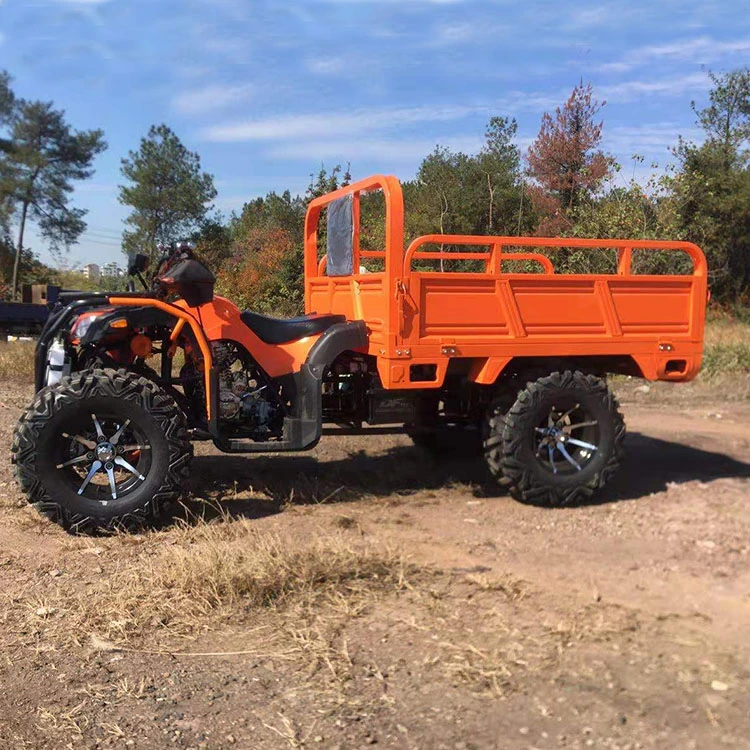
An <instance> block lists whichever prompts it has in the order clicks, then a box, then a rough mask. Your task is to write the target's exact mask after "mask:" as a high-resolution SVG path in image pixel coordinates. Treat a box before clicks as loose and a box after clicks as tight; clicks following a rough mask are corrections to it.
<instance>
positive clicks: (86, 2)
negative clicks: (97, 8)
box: [58, 0, 110, 5]
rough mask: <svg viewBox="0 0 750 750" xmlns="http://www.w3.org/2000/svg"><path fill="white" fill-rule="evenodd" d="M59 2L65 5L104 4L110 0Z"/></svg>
mask: <svg viewBox="0 0 750 750" xmlns="http://www.w3.org/2000/svg"><path fill="white" fill-rule="evenodd" d="M58 2H60V3H64V4H65V5H104V4H105V3H108V2H110V0H58Z"/></svg>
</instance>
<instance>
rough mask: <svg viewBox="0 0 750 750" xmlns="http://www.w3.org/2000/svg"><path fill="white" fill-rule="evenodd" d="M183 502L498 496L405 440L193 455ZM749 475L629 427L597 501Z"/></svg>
mask: <svg viewBox="0 0 750 750" xmlns="http://www.w3.org/2000/svg"><path fill="white" fill-rule="evenodd" d="M192 477H193V478H192V480H191V487H190V489H191V491H192V494H193V496H194V498H200V499H198V500H193V501H191V502H190V503H189V505H188V508H189V511H190V512H192V513H196V514H200V515H202V516H203V517H211V516H215V515H218V514H222V513H223V514H228V515H230V516H233V517H246V518H260V517H263V516H266V515H272V514H274V513H278V512H279V511H280V510H281V509H282V508H283V507H284V505H287V504H295V505H303V504H319V503H336V502H345V501H353V500H359V499H362V498H365V497H370V498H380V499H388V498H390V499H392V500H393V499H396V498H398V496H409V495H412V494H415V493H418V492H422V491H425V490H433V491H436V490H441V489H445V488H447V487H450V486H451V485H455V484H457V483H458V484H465V485H471V488H472V491H473V493H474V494H475V495H477V496H482V497H497V496H502V495H504V494H505V492H504V491H503V489H502V488H500V487H497V486H493V485H492V483H491V482H489V481H488V480H487V472H486V469H485V467H484V462H483V461H482V460H481V459H478V458H465V457H464V458H461V457H455V458H452V459H451V458H449V457H445V458H441V459H440V460H439V461H438V460H436V459H433V458H431V457H430V456H428V455H427V453H425V452H424V451H422V450H421V449H418V448H415V447H412V446H394V447H392V448H390V449H388V450H385V451H384V452H382V453H377V454H374V455H373V454H368V453H366V452H365V451H364V450H360V451H356V452H350V453H349V456H348V457H345V458H339V459H335V460H317V459H316V458H315V457H313V456H311V455H306V454H293V455H269V456H255V457H249V456H247V457H245V456H236V455H232V456H228V455H211V456H198V457H196V458H195V461H194V463H193V472H192ZM727 477H750V464H748V463H744V462H742V461H738V460H737V459H734V458H731V457H730V456H727V455H724V454H721V453H713V452H710V451H706V450H702V449H700V448H696V447H693V446H689V445H684V444H682V443H673V442H669V441H666V440H660V439H658V438H654V437H649V436H646V435H642V434H640V433H637V432H636V433H630V434H629V435H628V437H627V441H626V457H625V460H624V461H623V466H622V469H621V471H620V473H619V474H618V476H617V477H616V479H615V480H614V481H613V482H612V484H611V485H610V486H609V487H607V489H606V490H605V491H604V492H603V493H602V495H600V496H599V498H598V499H597V501H596V502H598V503H610V502H619V501H623V500H637V499H638V498H641V497H644V496H647V495H650V494H652V493H656V492H662V491H663V490H665V489H666V488H667V485H668V484H670V483H673V482H674V483H681V482H689V481H693V480H698V481H701V482H711V481H713V480H716V479H721V478H727Z"/></svg>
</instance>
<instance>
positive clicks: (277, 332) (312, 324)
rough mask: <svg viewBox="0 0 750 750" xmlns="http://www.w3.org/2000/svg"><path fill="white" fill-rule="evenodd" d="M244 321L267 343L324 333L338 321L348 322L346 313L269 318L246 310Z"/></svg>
mask: <svg viewBox="0 0 750 750" xmlns="http://www.w3.org/2000/svg"><path fill="white" fill-rule="evenodd" d="M240 318H241V319H242V322H243V323H244V324H245V325H246V326H247V327H248V328H249V329H250V330H251V331H252V332H253V333H254V334H255V335H256V336H257V337H258V338H259V339H260V340H261V341H265V342H266V344H287V343H289V342H290V341H297V339H301V338H304V337H305V336H314V335H315V334H317V333H323V331H326V330H328V329H329V328H330V327H331V326H332V325H336V323H346V317H345V316H344V315H316V314H314V313H313V314H312V315H304V316H303V317H301V318H289V319H287V320H281V319H279V318H269V317H268V316H267V315H259V314H258V313H254V312H251V311H250V310H245V312H243V313H242V314H241V315H240Z"/></svg>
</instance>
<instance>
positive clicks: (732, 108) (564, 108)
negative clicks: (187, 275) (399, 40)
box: [0, 68, 750, 315]
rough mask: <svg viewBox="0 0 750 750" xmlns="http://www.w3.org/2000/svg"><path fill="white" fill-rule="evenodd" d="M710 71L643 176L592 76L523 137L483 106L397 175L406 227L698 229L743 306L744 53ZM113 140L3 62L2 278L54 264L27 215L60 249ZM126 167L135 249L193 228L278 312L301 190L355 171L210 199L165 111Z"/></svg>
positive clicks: (295, 249)
mask: <svg viewBox="0 0 750 750" xmlns="http://www.w3.org/2000/svg"><path fill="white" fill-rule="evenodd" d="M709 76H710V79H711V84H712V87H711V91H710V94H709V101H708V104H707V105H706V106H705V107H703V108H699V107H698V106H697V105H695V104H694V103H693V104H692V105H691V106H692V108H693V110H694V112H695V116H696V120H697V124H698V126H699V127H700V129H701V131H702V133H703V138H702V140H701V141H700V142H699V143H694V142H691V141H688V140H685V139H683V138H678V139H676V142H675V144H674V146H673V148H672V155H673V162H672V163H671V164H670V165H669V166H668V167H667V168H666V169H664V170H662V171H661V172H654V173H653V176H652V177H651V178H649V179H648V180H647V181H646V182H645V183H642V182H640V181H638V180H636V179H630V180H625V179H624V177H623V175H622V167H621V165H619V164H618V163H617V162H616V160H615V159H614V158H613V157H612V155H610V154H608V153H606V152H605V151H604V150H603V148H602V143H603V138H604V124H603V121H602V120H601V112H602V108H603V107H604V106H605V105H604V103H600V102H598V101H597V100H596V99H595V97H594V95H593V92H592V87H591V85H590V84H585V83H583V82H581V83H579V84H578V85H577V86H575V87H574V89H573V91H572V92H571V95H570V96H569V98H568V99H567V100H566V101H565V102H563V103H561V105H560V106H559V107H557V108H556V110H555V111H554V112H549V113H545V114H544V116H543V117H542V121H541V125H540V129H539V133H538V135H537V137H536V139H535V140H534V141H533V143H532V144H531V146H530V147H529V148H528V150H527V151H526V152H525V153H524V152H522V150H521V149H520V147H519V146H518V144H517V123H516V121H515V120H514V119H513V118H511V117H504V116H497V117H493V118H491V119H490V121H489V123H488V124H487V127H486V131H485V138H484V144H483V146H482V147H481V148H480V149H479V150H478V151H477V152H476V153H473V154H467V153H463V152H460V151H453V150H451V149H449V148H446V147H441V146H438V147H436V148H435V150H434V151H433V152H432V153H430V154H428V155H427V156H425V157H424V159H423V160H422V162H421V164H420V166H419V169H418V170H417V174H416V175H415V177H414V179H412V180H408V181H406V182H404V183H403V188H404V200H405V204H406V226H405V233H406V238H407V241H410V240H411V239H413V238H415V237H417V236H419V235H422V234H431V233H441V234H482V235H488V234H489V235H511V236H513V235H515V236H518V235H538V236H559V237H600V238H604V239H606V238H626V239H628V238H629V239H669V240H689V241H692V242H695V243H696V244H698V245H700V246H701V247H702V248H703V249H704V251H705V252H706V254H707V256H708V261H709V269H710V271H709V272H710V284H711V290H712V295H713V299H714V300H717V301H718V302H720V303H721V304H724V305H726V306H731V307H736V308H738V309H739V308H743V307H745V308H746V307H747V306H748V303H750V148H749V146H750V68H743V69H739V70H735V71H731V72H729V73H725V74H722V75H716V74H712V73H709ZM105 147H106V144H105V143H104V140H103V134H102V132H101V131H100V130H91V131H75V130H73V129H72V128H71V127H70V126H69V125H68V124H67V122H66V121H65V118H64V113H63V112H61V111H59V110H56V109H55V108H54V106H53V105H52V104H50V103H42V102H28V101H24V100H19V99H17V98H16V97H15V96H14V95H13V92H12V90H11V87H10V79H9V77H8V76H7V74H2V75H0V273H2V274H4V276H5V278H6V279H7V280H9V281H10V285H9V286H10V289H9V293H11V294H12V293H13V291H14V290H15V288H16V286H17V283H18V279H20V278H22V279H23V280H31V279H33V280H47V279H41V278H40V277H42V276H44V275H45V274H47V276H49V275H50V274H52V273H53V272H52V270H51V269H49V268H47V267H45V266H43V265H42V264H40V263H39V262H38V260H36V259H35V256H34V255H33V253H31V252H30V250H29V249H27V248H26V247H25V246H24V232H25V227H26V224H27V222H28V221H33V222H34V223H35V225H36V226H37V227H38V229H39V233H40V234H41V235H42V237H43V238H44V239H46V240H47V241H48V242H49V244H50V247H51V248H52V249H53V250H58V251H59V250H61V249H64V248H65V247H68V246H69V245H70V244H72V243H73V242H75V241H76V240H77V239H78V238H79V237H80V235H81V233H82V232H83V231H84V230H85V226H86V225H85V220H84V216H85V211H83V210H82V209H79V208H75V207H73V206H72V205H71V202H70V198H71V194H72V190H73V184H74V183H75V182H76V181H78V180H83V179H86V178H88V177H89V176H90V175H91V173H92V163H93V159H94V158H95V156H96V155H97V154H98V153H100V152H101V151H102V150H103V149H104V148H105ZM633 158H634V160H635V162H636V163H638V164H642V163H643V158H642V157H639V156H634V157H633ZM653 166H654V167H655V166H656V165H653ZM121 174H122V177H123V180H124V184H123V185H122V186H121V187H120V192H119V200H120V202H121V203H122V204H123V205H126V206H128V207H129V208H130V209H131V213H130V215H129V216H128V218H127V219H126V229H125V231H124V233H123V248H124V250H125V251H126V252H132V251H135V250H138V251H140V252H143V251H146V252H148V253H150V254H152V255H153V253H154V252H155V246H156V244H157V243H159V242H164V243H166V242H171V241H175V240H177V239H185V238H190V239H193V240H194V241H195V242H196V246H197V250H198V252H199V254H201V255H202V256H203V257H204V258H205V260H206V261H207V262H208V263H209V264H210V265H211V267H212V268H213V269H214V271H215V272H216V274H217V281H218V287H219V290H220V291H221V292H223V293H224V294H227V295H228V296H231V297H232V298H233V299H235V300H236V301H237V302H238V303H239V304H241V305H245V306H247V307H252V308H253V309H256V310H259V311H261V312H269V313H275V314H280V315H284V314H293V313H296V312H298V311H299V310H300V309H301V307H302V235H303V223H304V215H305V208H306V205H307V203H308V201H309V200H310V199H311V198H313V197H315V196H317V195H321V194H323V193H325V192H328V191H330V190H333V189H336V188H337V187H339V186H341V185H346V184H348V182H349V181H350V179H351V176H350V173H349V168H348V167H347V168H346V169H344V168H342V167H341V166H336V167H334V168H333V169H332V170H330V171H328V170H326V169H325V168H324V167H321V169H320V171H319V172H318V173H317V174H316V175H313V176H311V180H310V185H309V187H308V189H307V191H306V193H305V194H304V195H293V194H292V193H291V192H290V191H285V192H282V193H277V192H270V193H268V194H267V195H265V196H264V197H261V198H257V199H254V200H251V201H249V202H247V203H246V204H245V205H244V206H243V208H242V210H241V211H239V212H238V213H236V214H233V215H232V216H230V217H229V218H224V217H222V216H221V215H220V214H218V213H216V212H215V211H214V210H213V207H212V205H211V204H212V201H213V200H214V198H215V197H216V188H215V185H214V180H213V176H212V175H210V174H208V173H207V172H205V171H203V169H202V167H201V162H200V157H199V155H198V154H197V153H194V152H191V151H189V150H188V149H186V148H185V146H184V145H183V144H182V143H181V141H180V139H179V138H178V137H177V136H176V135H175V133H174V132H173V131H172V130H171V129H170V128H169V127H167V126H166V125H159V126H154V127H152V128H151V130H150V131H149V133H148V134H147V135H146V136H145V137H144V138H143V139H142V140H141V143H140V146H139V148H138V149H137V150H135V151H132V152H130V153H129V154H128V155H127V156H126V157H125V158H123V160H122V165H121ZM383 213H384V207H383V205H382V199H381V198H379V197H378V196H367V197H365V199H364V200H363V203H362V219H361V221H362V245H363V247H372V248H373V249H377V248H378V247H381V248H382V244H383V242H384V237H383V229H384V226H383V218H384V215H383ZM12 232H13V233H12ZM553 257H554V260H555V265H556V269H557V270H559V271H560V272H587V271H604V272H606V271H610V270H611V269H612V267H613V264H614V259H613V257H612V256H611V255H608V254H607V253H590V252H576V251H575V250H572V249H568V250H566V249H564V248H563V249H562V250H560V251H557V252H556V253H555V254H554V256H553ZM455 263H456V262H455V261H454V264H455ZM681 263H684V260H681V259H680V257H679V255H677V254H663V256H662V255H658V254H657V255H650V257H647V256H646V254H644V256H643V258H639V259H637V261H636V268H637V269H639V270H641V271H645V272H670V271H672V272H674V271H679V270H681V269H682V267H683V266H681V265H680V264H681ZM444 267H445V266H444Z"/></svg>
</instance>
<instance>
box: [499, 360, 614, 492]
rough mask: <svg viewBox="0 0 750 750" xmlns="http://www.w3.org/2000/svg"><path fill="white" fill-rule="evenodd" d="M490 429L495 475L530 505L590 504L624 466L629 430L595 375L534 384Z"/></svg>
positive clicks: (551, 377) (557, 374) (566, 376)
mask: <svg viewBox="0 0 750 750" xmlns="http://www.w3.org/2000/svg"><path fill="white" fill-rule="evenodd" d="M491 411H492V408H491ZM495 411H497V409H495ZM488 423H489V430H488V434H487V438H486V440H485V456H486V458H487V463H488V465H489V467H490V470H491V471H492V473H493V474H494V475H495V476H496V478H498V479H499V480H501V481H503V483H505V484H508V485H510V490H511V494H512V495H513V496H514V497H516V498H517V499H519V500H523V501H525V502H530V503H535V504H538V505H550V506H560V505H573V504H576V503H580V502H584V501H586V500H589V499H590V498H592V496H593V495H594V493H595V492H596V491H598V490H600V489H601V488H602V487H604V485H605V484H606V483H607V482H608V481H609V480H610V478H611V477H612V476H613V475H614V474H615V473H616V471H617V469H618V468H619V465H620V460H621V458H622V442H623V439H624V437H625V423H624V421H623V418H622V415H621V414H620V412H619V410H618V404H617V400H616V399H615V397H614V395H613V394H612V392H611V391H610V390H609V388H608V387H607V384H606V383H605V382H604V380H602V379H601V378H598V377H596V376H594V375H588V374H585V373H582V372H579V371H575V372H572V371H566V372H562V373H561V372H554V373H552V374H551V375H549V376H547V377H543V378H539V379H538V380H535V381H534V382H530V383H527V385H526V388H524V389H523V390H522V391H520V392H519V394H518V398H517V399H516V402H515V403H514V404H513V406H512V407H511V408H510V410H508V411H505V412H504V413H503V414H495V413H491V415H490V419H489V422H488Z"/></svg>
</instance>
